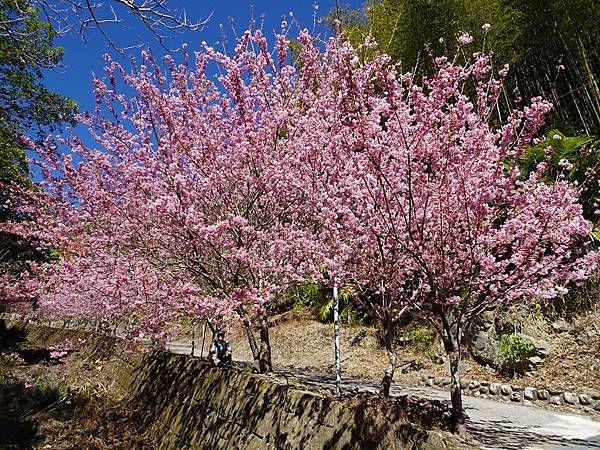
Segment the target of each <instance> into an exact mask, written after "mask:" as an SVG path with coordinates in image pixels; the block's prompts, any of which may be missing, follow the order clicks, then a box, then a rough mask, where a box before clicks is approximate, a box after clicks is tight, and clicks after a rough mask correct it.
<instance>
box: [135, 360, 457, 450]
mask: <svg viewBox="0 0 600 450" xmlns="http://www.w3.org/2000/svg"><path fill="white" fill-rule="evenodd" d="M130 391H131V393H132V400H134V401H136V402H140V403H141V404H142V405H143V408H144V410H145V411H147V415H146V417H147V418H148V423H147V426H148V430H149V431H148V432H149V434H150V436H151V437H152V438H153V439H155V440H156V441H157V444H158V446H159V448H161V449H182V448H210V449H256V450H270V449H273V450H274V449H347V450H350V449H377V448H380V449H408V448H410V449H437V448H448V447H449V445H448V444H449V443H450V442H451V441H452V440H453V438H452V437H450V436H448V435H447V434H446V433H442V432H439V431H437V432H436V431H433V432H432V431H426V429H427V428H429V427H431V426H435V425H436V424H438V423H439V422H440V421H441V420H443V419H442V415H443V413H444V411H445V407H444V406H443V405H442V404H441V403H440V402H432V401H429V400H423V399H418V398H408V397H401V398H398V399H394V400H386V399H382V398H378V397H375V396H372V395H368V396H367V395H365V396H355V397H352V398H345V399H335V398H332V397H330V396H324V395H319V394H318V393H315V392H312V391H308V390H306V389H303V388H302V386H301V385H296V384H295V383H294V381H293V380H286V379H285V378H280V377H274V376H266V375H258V374H254V373H252V372H251V371H249V370H244V369H241V368H230V369H216V368H214V367H213V366H212V365H210V364H209V363H208V362H207V361H204V360H201V359H198V358H190V357H188V356H184V355H174V354H171V353H168V352H158V353H153V354H151V355H148V356H147V357H146V358H145V359H144V363H143V366H142V368H141V370H140V372H139V373H138V374H137V376H136V377H135V379H134V380H133V382H132V384H131V387H130ZM450 448H456V447H455V446H454V444H453V445H450Z"/></svg>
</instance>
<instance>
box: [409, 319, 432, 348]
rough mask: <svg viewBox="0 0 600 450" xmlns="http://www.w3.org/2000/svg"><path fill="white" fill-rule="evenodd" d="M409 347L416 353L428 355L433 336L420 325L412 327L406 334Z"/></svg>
mask: <svg viewBox="0 0 600 450" xmlns="http://www.w3.org/2000/svg"><path fill="white" fill-rule="evenodd" d="M408 338H409V339H410V346H411V348H412V350H413V351H415V352H417V353H423V354H426V355H427V354H429V353H430V352H431V346H432V344H433V334H432V333H431V331H430V330H429V329H428V328H427V327H424V326H422V325H416V326H414V327H412V328H411V329H410V331H409V333H408Z"/></svg>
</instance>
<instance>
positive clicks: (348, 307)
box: [280, 282, 366, 325]
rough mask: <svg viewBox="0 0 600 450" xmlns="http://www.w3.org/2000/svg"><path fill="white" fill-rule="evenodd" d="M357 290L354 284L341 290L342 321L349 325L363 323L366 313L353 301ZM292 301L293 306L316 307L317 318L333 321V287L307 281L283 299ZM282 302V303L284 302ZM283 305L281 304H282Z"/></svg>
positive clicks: (299, 307)
mask: <svg viewBox="0 0 600 450" xmlns="http://www.w3.org/2000/svg"><path fill="white" fill-rule="evenodd" d="M355 295H356V292H355V290H354V288H353V287H352V286H342V287H341V288H340V290H339V297H340V322H342V323H346V324H348V325H358V324H361V323H363V321H364V320H365V318H366V314H365V313H364V312H362V311H361V310H359V309H358V308H357V307H356V305H355V304H354V302H353V299H354V298H355ZM282 302H283V303H284V304H285V303H288V304H289V303H291V305H292V308H293V309H295V310H301V309H304V308H316V309H317V310H318V312H317V319H318V320H320V321H321V322H323V323H328V322H331V321H333V307H334V302H333V296H332V292H331V288H328V287H327V286H325V285H323V284H320V283H312V282H306V283H303V284H300V285H298V286H295V287H294V288H293V289H291V290H290V291H289V292H288V293H287V295H286V298H285V299H283V301H282ZM282 302H280V303H282ZM280 306H281V305H280Z"/></svg>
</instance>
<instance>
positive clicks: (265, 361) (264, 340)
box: [258, 312, 273, 373]
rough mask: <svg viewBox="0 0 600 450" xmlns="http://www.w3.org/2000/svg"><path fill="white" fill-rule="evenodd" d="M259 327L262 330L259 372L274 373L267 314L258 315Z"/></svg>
mask: <svg viewBox="0 0 600 450" xmlns="http://www.w3.org/2000/svg"><path fill="white" fill-rule="evenodd" d="M258 327H259V329H260V349H259V352H258V370H259V371H260V373H269V372H273V364H272V362H271V341H270V340H269V322H268V320H267V313H266V312H261V313H260V314H259V315H258Z"/></svg>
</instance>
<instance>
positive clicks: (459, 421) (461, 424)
mask: <svg viewBox="0 0 600 450" xmlns="http://www.w3.org/2000/svg"><path fill="white" fill-rule="evenodd" d="M447 353H448V361H449V363H450V377H451V383H450V400H451V401H452V416H451V417H452V431H453V432H454V433H457V434H464V433H465V432H466V431H467V426H466V424H465V420H466V414H465V410H464V409H463V404H462V391H461V387H460V371H459V365H460V359H461V352H460V350H459V349H458V346H457V345H454V346H453V348H451V349H450V350H449V351H448V352H447Z"/></svg>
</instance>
